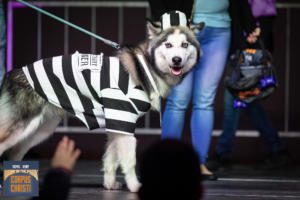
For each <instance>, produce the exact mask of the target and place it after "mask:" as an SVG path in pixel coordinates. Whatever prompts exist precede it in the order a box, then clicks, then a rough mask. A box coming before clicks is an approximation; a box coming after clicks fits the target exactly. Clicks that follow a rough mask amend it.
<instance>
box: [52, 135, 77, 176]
mask: <svg viewBox="0 0 300 200" xmlns="http://www.w3.org/2000/svg"><path fill="white" fill-rule="evenodd" d="M80 154H81V151H80V150H79V149H75V143H74V141H73V140H71V139H69V138H68V137H66V136H64V137H63V139H62V140H61V141H60V142H59V143H58V145H57V147H56V151H55V153H54V156H53V158H52V162H51V166H52V167H53V168H64V169H66V170H69V171H72V170H73V168H74V165H75V163H76V161H77V159H78V157H79V155H80Z"/></svg>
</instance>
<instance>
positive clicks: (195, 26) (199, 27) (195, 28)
mask: <svg viewBox="0 0 300 200" xmlns="http://www.w3.org/2000/svg"><path fill="white" fill-rule="evenodd" d="M204 26H205V23H204V22H200V23H198V24H191V25H190V29H191V30H192V31H193V32H194V33H195V34H196V33H198V32H199V31H202V29H203V28H204Z"/></svg>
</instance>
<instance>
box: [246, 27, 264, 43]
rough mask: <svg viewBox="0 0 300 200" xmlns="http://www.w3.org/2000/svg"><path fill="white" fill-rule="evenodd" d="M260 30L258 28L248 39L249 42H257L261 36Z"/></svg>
mask: <svg viewBox="0 0 300 200" xmlns="http://www.w3.org/2000/svg"><path fill="white" fill-rule="evenodd" d="M260 32H261V30H260V28H256V29H255V30H254V31H253V32H252V33H250V34H249V36H248V37H247V42H249V43H251V44H253V43H255V42H256V41H257V38H258V36H259V35H260Z"/></svg>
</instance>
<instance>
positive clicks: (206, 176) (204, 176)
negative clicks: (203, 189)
mask: <svg viewBox="0 0 300 200" xmlns="http://www.w3.org/2000/svg"><path fill="white" fill-rule="evenodd" d="M201 179H202V180H203V181H216V180H218V176H217V175H215V174H201Z"/></svg>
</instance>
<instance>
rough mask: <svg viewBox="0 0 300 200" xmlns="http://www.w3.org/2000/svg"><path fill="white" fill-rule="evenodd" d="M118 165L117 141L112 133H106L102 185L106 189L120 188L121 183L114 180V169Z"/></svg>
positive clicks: (115, 169)
mask: <svg viewBox="0 0 300 200" xmlns="http://www.w3.org/2000/svg"><path fill="white" fill-rule="evenodd" d="M118 166H119V160H118V154H117V143H116V139H115V135H114V133H108V141H107V144H106V151H105V153H104V156H103V169H102V170H103V172H104V182H103V186H104V187H105V188H106V189H108V190H117V189H120V188H121V186H122V185H121V183H119V182H117V181H116V171H117V169H118Z"/></svg>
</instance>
